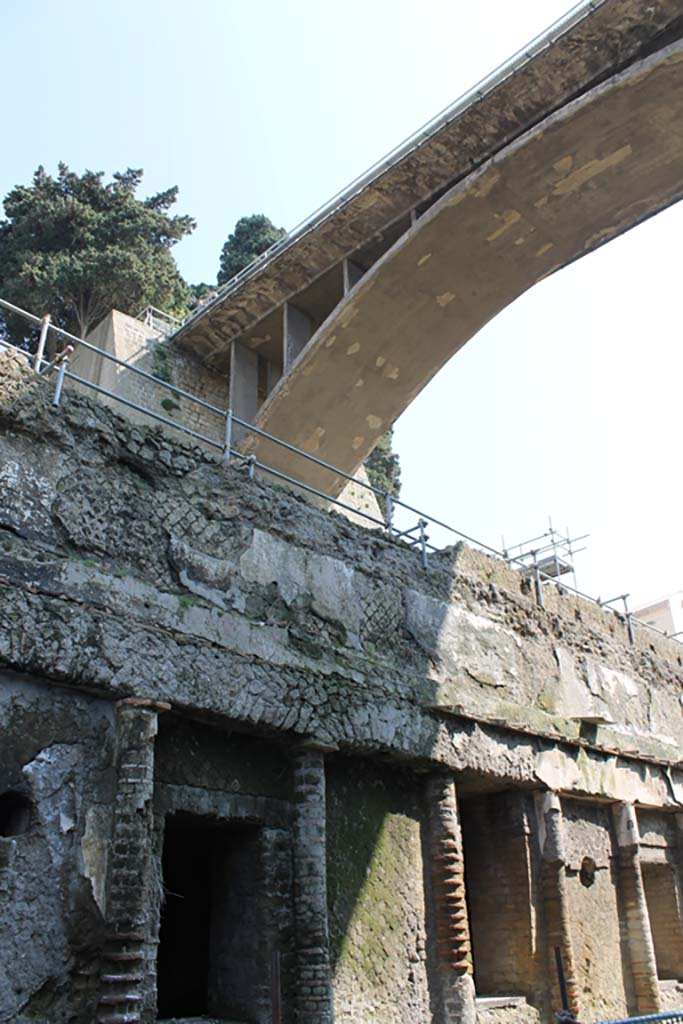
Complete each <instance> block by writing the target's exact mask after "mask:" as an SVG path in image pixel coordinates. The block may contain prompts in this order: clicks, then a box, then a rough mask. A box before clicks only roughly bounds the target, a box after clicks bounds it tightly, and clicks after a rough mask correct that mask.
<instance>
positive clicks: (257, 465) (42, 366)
mask: <svg viewBox="0 0 683 1024" xmlns="http://www.w3.org/2000/svg"><path fill="white" fill-rule="evenodd" d="M0 307H2V308H3V309H6V310H8V311H9V312H10V313H13V314H15V315H17V316H21V317H23V318H24V319H25V320H27V321H28V322H29V323H31V324H33V325H34V326H35V327H37V328H39V329H40V337H39V342H38V349H37V352H36V354H35V355H31V354H30V353H28V352H26V351H25V350H24V349H21V348H18V347H17V346H16V345H13V344H11V343H10V342H8V341H6V340H4V339H2V338H1V337H0V350H1V349H2V348H3V347H4V348H6V349H11V350H13V351H14V352H18V353H19V354H20V355H21V356H23V357H24V358H25V359H26V361H27V363H28V364H30V365H32V366H33V369H34V370H35V372H36V373H38V374H40V375H41V376H46V375H48V374H51V373H54V372H56V374H57V379H56V383H55V391H54V396H53V400H52V403H53V405H54V406H57V407H58V406H59V405H60V404H61V401H62V395H63V391H64V385H65V382H66V381H74V382H75V383H77V384H80V385H81V386H83V387H85V388H88V389H90V390H92V391H94V392H96V393H97V394H100V395H104V396H105V397H106V398H109V399H111V400H113V401H115V402H118V403H120V404H121V405H123V406H125V407H127V408H130V409H134V410H135V411H137V412H140V413H143V414H144V415H145V416H149V417H150V418H151V419H153V420H157V421H158V422H159V423H162V424H164V426H166V427H171V428H172V429H173V430H178V431H180V432H181V433H183V434H187V435H188V436H190V437H192V438H194V439H195V440H197V441H201V442H202V443H203V444H206V445H209V447H211V448H214V449H216V450H217V451H218V452H220V453H221V458H222V460H223V462H224V463H226V464H229V463H231V462H232V461H233V460H235V461H240V462H242V464H243V465H245V466H246V469H247V472H248V475H249V477H250V478H251V479H253V477H254V475H255V472H256V470H257V469H258V470H260V471H261V472H263V473H267V474H269V475H270V476H272V477H275V478H276V479H277V480H281V481H283V482H284V483H286V484H291V485H292V486H294V487H296V488H298V489H300V490H303V491H306V492H307V493H308V494H312V495H313V496H315V497H316V498H320V499H321V500H322V501H324V502H327V503H329V504H330V505H334V506H336V507H337V508H342V509H344V510H345V511H347V512H352V513H353V514H354V515H356V516H360V517H362V518H363V519H365V520H367V521H368V522H369V523H371V524H373V526H375V527H379V528H380V529H381V530H382V531H384V533H385V535H386V536H387V537H388V538H390V539H391V540H393V541H396V542H400V543H402V544H404V545H406V546H408V547H410V548H413V549H417V551H419V554H420V559H421V562H422V566H423V567H424V569H428V567H429V554H430V553H434V552H438V551H439V550H440V549H439V548H437V547H435V546H434V545H433V544H431V543H430V542H429V535H428V533H427V527H428V526H430V524H431V525H432V526H436V527H439V528H440V529H443V530H445V531H446V532H447V533H449V534H451V535H452V536H454V537H455V538H457V540H458V541H465V542H466V543H467V544H469V545H471V546H472V547H474V548H476V549H478V550H479V551H483V552H485V553H486V554H489V555H492V556H493V557H495V558H499V559H500V560H501V561H503V562H505V563H507V564H508V565H511V566H514V567H515V568H518V569H519V570H520V571H522V572H524V573H525V574H526V575H528V576H530V577H532V578H533V582H534V594H535V598H536V602H537V604H538V605H539V606H540V607H543V606H544V601H543V591H544V587H545V585H547V584H549V583H550V584H553V585H554V586H555V587H556V588H557V590H558V591H559V592H560V593H563V592H565V591H567V592H568V593H570V594H573V595H574V596H576V597H580V598H582V599H583V600H585V601H590V602H591V603H592V604H595V605H598V606H599V607H600V608H606V609H608V610H610V611H612V612H614V614H615V615H616V616H617V617H618V618H619V619H620V620H623V621H624V622H625V623H626V628H627V631H628V636H629V640H630V642H631V643H635V634H634V625H637V626H639V627H642V628H643V629H647V630H649V631H650V632H653V633H656V634H657V635H659V636H662V637H665V638H668V639H675V640H676V641H677V642H678V643H680V642H681V640H680V639H679V636H680V635H679V634H668V633H666V632H664V631H663V630H660V629H657V627H656V626H651V625H650V624H649V623H647V622H643V621H642V620H641V619H636V618H635V616H634V615H633V613H632V612H630V611H629V609H628V604H627V598H628V595H627V594H621V595H620V596H619V597H616V598H612V599H610V600H609V601H602V600H601V599H600V598H594V597H592V596H591V595H590V594H585V593H583V591H581V590H577V589H576V588H575V587H571V586H569V584H567V583H563V582H561V581H560V580H559V579H558V578H556V577H554V576H549V575H547V574H546V573H544V572H543V571H542V570H541V569H540V568H539V566H538V565H537V564H533V565H531V566H529V564H528V563H526V562H524V561H523V559H522V556H509V555H506V554H505V553H504V552H502V551H499V550H497V549H496V548H494V547H491V545H489V544H485V543H484V542H483V541H479V540H477V539H476V538H475V537H471V536H470V535H469V534H466V533H463V532H462V530H457V529H456V528H455V527H454V526H451V525H450V524H449V523H445V522H443V520H441V519H436V518H435V517H434V516H430V515H428V514H427V513H425V512H422V511H420V509H417V508H415V507H414V506H413V505H408V504H407V503H406V502H404V501H400V500H399V499H398V498H395V497H394V496H393V495H392V494H391V493H390V492H388V491H384V490H381V489H380V488H377V487H373V486H372V484H370V483H367V482H366V481H364V480H360V479H358V478H357V477H354V476H352V475H351V474H350V473H346V472H345V471H344V470H342V469H339V468H337V467H336V466H332V465H331V464H330V463H329V462H325V461H324V460H323V459H319V458H318V457H317V456H316V455H311V453H310V452H305V451H303V450H302V449H301V448H297V447H296V446H295V445H292V444H290V443H289V442H288V441H283V440H282V438H279V437H275V436H274V435H273V434H269V433H268V432H267V431H265V430H261V429H260V428H258V427H255V426H254V425H253V424H252V423H248V422H247V421H246V420H243V419H240V417H239V416H235V414H234V413H233V412H232V410H231V409H221V408H219V407H218V406H216V405H212V404H211V403H210V402H205V401H204V400H203V399H202V398H199V397H197V396H196V395H193V394H192V393H191V392H189V391H185V390H184V388H179V387H177V386H176V385H175V384H171V383H168V382H167V381H165V380H161V379H160V378H159V377H155V376H154V374H151V373H148V372H147V371H146V370H142V369H141V368H140V367H137V366H133V365H132V364H131V363H127V362H126V361H125V360H124V359H119V358H118V356H114V355H112V354H111V353H110V352H106V351H104V349H101V348H98V347H97V346H96V345H93V344H91V343H90V342H89V341H85V339H83V338H78V337H77V336H76V335H74V334H70V333H69V332H68V331H65V330H62V328H61V327H57V326H55V325H54V324H53V323H51V322H50V318H49V316H44V317H42V318H41V317H38V316H34V315H33V314H32V313H28V312H27V311H26V310H24V309H20V308H19V307H18V306H15V305H13V304H12V303H11V302H6V301H5V300H4V299H0ZM50 331H53V332H54V333H55V334H56V335H57V336H59V337H60V338H64V339H65V340H66V342H67V345H66V347H65V348H64V350H63V351H62V352H60V353H59V355H57V356H56V357H55V358H54V359H52V360H51V361H48V360H47V359H45V358H44V356H43V352H44V349H45V344H46V340H47V336H48V334H49V332H50ZM77 348H83V349H85V350H86V351H90V352H94V353H95V354H96V355H98V356H101V357H102V358H103V359H107V360H109V361H110V362H113V363H115V364H116V365H118V366H121V367H123V368H125V370H126V371H129V372H130V373H133V374H138V375H139V376H141V377H143V378H146V379H147V380H149V381H152V382H154V383H155V384H157V385H159V387H160V388H161V389H163V390H166V391H171V392H172V393H174V394H175V395H177V396H179V397H181V398H184V399H186V400H188V401H189V402H193V403H195V404H196V405H198V406H200V407H201V408H203V409H206V410H208V411H210V412H212V413H214V414H216V415H217V416H219V417H220V418H221V419H222V420H223V422H224V427H225V431H224V438H223V440H222V441H217V440H216V439H215V438H211V437H207V436H206V435H205V434H202V433H200V432H199V431H196V430H193V429H192V428H191V427H188V426H186V425H185V424H183V423H178V422H176V421H175V420H172V419H170V417H168V416H164V415H162V414H161V413H159V412H156V411H155V410H153V409H150V408H149V407H147V406H144V405H140V404H138V403H137V402H133V401H131V400H130V399H128V398H125V397H124V396H123V395H120V394H117V393H116V392H115V391H111V390H109V389H108V388H104V387H102V386H101V385H99V384H95V383H94V382H93V381H91V380H88V379H87V378H85V377H81V376H80V375H79V374H76V373H73V372H72V371H71V370H69V362H70V358H71V356H72V354H73V353H74V352H75V351H76V349H77ZM235 426H238V427H242V428H244V430H245V431H246V432H247V433H248V434H256V435H257V436H259V437H263V438H265V439H266V440H267V441H270V442H272V443H273V444H275V445H278V446H279V447H281V448H284V449H285V450H287V451H289V452H292V453H293V454H294V455H296V456H299V457H300V458H302V459H305V460H307V461H308V462H313V463H315V464H316V465H317V466H320V467H321V468H323V469H326V470H329V471H330V472H331V473H334V474H335V475H336V476H339V477H342V478H343V479H345V480H347V481H349V482H350V483H354V484H356V485H357V486H358V487H361V488H362V489H363V490H365V491H369V492H371V493H372V494H374V496H375V498H376V499H377V500H378V503H379V504H380V508H383V509H384V518H383V519H378V518H377V516H373V515H371V514H370V513H369V512H364V511H362V510H361V509H358V508H354V507H353V506H352V505H349V504H348V503H347V502H344V501H341V500H340V499H339V498H336V497H333V496H332V495H330V494H326V493H325V492H324V491H321V490H319V489H318V488H316V487H312V486H311V485H310V484H307V483H305V482H304V481H302V480H298V479H297V478H296V477H293V476H289V475H288V474H286V473H283V472H281V471H280V470H279V469H275V468H274V467H273V466H268V465H267V464H266V463H263V462H260V461H259V460H258V459H257V458H256V456H254V455H245V454H244V453H243V452H241V451H239V449H237V448H235V447H234V446H233V429H234V427H235ZM397 510H400V511H402V512H405V513H408V515H409V516H417V521H416V522H415V525H414V526H411V527H410V528H408V529H405V530H399V529H398V528H397V527H396V526H395V516H396V512H397ZM530 553H531V554H533V552H530ZM527 554H529V553H527ZM615 601H622V602H623V605H624V610H623V612H621V611H617V610H616V609H614V608H611V607H610V606H611V605H612V604H613V603H614V602H615Z"/></svg>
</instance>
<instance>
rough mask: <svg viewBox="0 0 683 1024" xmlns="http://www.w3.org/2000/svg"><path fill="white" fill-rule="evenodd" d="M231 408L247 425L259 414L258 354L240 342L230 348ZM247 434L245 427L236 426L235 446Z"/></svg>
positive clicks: (235, 342)
mask: <svg viewBox="0 0 683 1024" xmlns="http://www.w3.org/2000/svg"><path fill="white" fill-rule="evenodd" d="M230 408H231V409H232V411H233V413H234V415H235V416H237V417H239V419H241V420H244V422H245V423H253V422H254V420H255V419H256V414H257V412H258V354H257V353H256V352H252V350H251V349H250V348H247V347H246V345H243V344H242V343H241V342H239V341H233V342H232V344H231V346H230ZM246 433H247V431H246V430H245V428H244V427H240V426H238V425H237V424H235V426H234V427H233V440H234V442H235V444H237V443H238V442H239V441H240V440H241V439H242V438H243V437H244V436H245V434H246Z"/></svg>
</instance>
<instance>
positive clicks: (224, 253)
mask: <svg viewBox="0 0 683 1024" xmlns="http://www.w3.org/2000/svg"><path fill="white" fill-rule="evenodd" d="M286 234H287V232H286V231H285V229H284V228H276V227H275V225H274V224H273V223H272V221H271V220H269V218H268V217H266V216H264V214H262V213H254V214H252V215H251V217H240V219H239V220H238V221H237V223H236V224H235V230H234V231H233V233H232V234H231V235H229V236H228V240H227V242H226V243H225V245H224V246H223V249H222V250H221V261H220V268H219V270H218V284H219V285H221V284H225V283H226V281H229V280H230V279H231V278H233V277H234V276H235V274H239V272H240V270H243V269H244V267H246V266H248V264H249V263H251V261H252V260H255V259H256V257H257V256H260V255H261V253H262V252H265V251H266V249H269V248H270V246H271V245H274V244H275V242H278V241H279V240H280V239H281V238H283V237H284V236H285V235H286Z"/></svg>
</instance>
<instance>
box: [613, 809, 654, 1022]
mask: <svg viewBox="0 0 683 1024" xmlns="http://www.w3.org/2000/svg"><path fill="white" fill-rule="evenodd" d="M613 814H614V823H615V827H616V833H617V843H618V846H619V857H618V872H619V875H618V877H619V892H620V895H621V901H622V907H623V914H624V924H625V929H626V941H627V943H628V949H629V955H630V960H631V974H632V977H633V988H634V992H635V997H636V1009H637V1011H638V1013H639V1014H646V1013H659V1011H660V1009H661V1001H660V996H659V982H658V980H657V961H656V959H655V947H654V942H653V941H652V930H651V928H650V916H649V914H648V909H647V903H646V902H645V889H644V886H643V874H642V871H641V867H640V832H639V830H638V819H637V817H636V811H635V807H634V806H633V804H616V805H615V806H614V809H613Z"/></svg>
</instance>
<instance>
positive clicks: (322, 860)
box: [294, 747, 334, 1024]
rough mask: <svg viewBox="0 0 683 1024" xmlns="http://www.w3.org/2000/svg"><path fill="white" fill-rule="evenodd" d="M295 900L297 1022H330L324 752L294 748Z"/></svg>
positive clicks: (331, 1010) (330, 984)
mask: <svg viewBox="0 0 683 1024" xmlns="http://www.w3.org/2000/svg"><path fill="white" fill-rule="evenodd" d="M294 798H295V802H296V816H295V822H294V904H295V917H296V1004H297V1018H296V1019H297V1024H331V1022H332V1021H333V1019H334V1014H333V1004H332V974H331V969H330V949H329V930H328V922H327V839H326V818H325V816H326V806H325V756H324V754H323V752H322V751H321V750H319V749H315V748H310V747H305V748H299V749H298V750H297V751H296V752H295V754H294Z"/></svg>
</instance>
